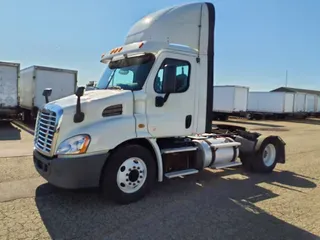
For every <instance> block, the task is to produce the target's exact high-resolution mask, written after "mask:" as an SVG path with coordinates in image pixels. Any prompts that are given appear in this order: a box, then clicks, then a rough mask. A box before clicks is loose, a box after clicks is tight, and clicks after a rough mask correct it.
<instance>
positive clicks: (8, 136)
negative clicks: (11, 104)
mask: <svg viewBox="0 0 320 240" xmlns="http://www.w3.org/2000/svg"><path fill="white" fill-rule="evenodd" d="M20 139H21V130H20V129H18V128H16V127H15V126H13V125H12V124H11V123H10V122H1V121H0V141H10V140H20Z"/></svg>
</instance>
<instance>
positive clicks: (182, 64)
mask: <svg viewBox="0 0 320 240" xmlns="http://www.w3.org/2000/svg"><path fill="white" fill-rule="evenodd" d="M167 64H169V65H171V66H172V65H173V66H175V67H176V84H175V91H174V93H183V92H186V91H187V90H188V88H189V83H190V70H191V69H190V63H189V62H187V61H183V60H178V59H169V58H167V59H165V60H164V61H163V63H162V64H161V67H160V68H159V70H158V73H157V76H156V79H155V81H154V90H155V92H156V93H165V92H164V91H163V74H164V71H163V69H164V66H166V65H167Z"/></svg>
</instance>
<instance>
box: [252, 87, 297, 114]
mask: <svg viewBox="0 0 320 240" xmlns="http://www.w3.org/2000/svg"><path fill="white" fill-rule="evenodd" d="M293 105H294V93H285V92H249V97H248V111H247V112H248V115H249V118H250V119H261V118H264V117H268V116H274V117H276V118H284V117H285V116H287V115H290V114H292V113H293V108H294V107H293Z"/></svg>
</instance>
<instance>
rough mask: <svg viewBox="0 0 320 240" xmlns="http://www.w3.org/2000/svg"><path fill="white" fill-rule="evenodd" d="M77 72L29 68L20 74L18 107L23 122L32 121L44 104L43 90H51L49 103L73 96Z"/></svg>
mask: <svg viewBox="0 0 320 240" xmlns="http://www.w3.org/2000/svg"><path fill="white" fill-rule="evenodd" d="M77 76H78V71H75V70H69V69H61V68H52V67H44V66H31V67H28V68H25V69H23V70H21V72H20V84H19V94H20V107H21V108H22V109H23V117H24V120H26V121H29V120H34V119H35V117H36V116H37V112H38V109H41V108H42V107H43V106H44V105H45V104H46V102H45V98H44V97H43V96H42V93H43V90H44V89H46V88H52V94H51V96H50V99H49V100H50V101H54V100H57V99H60V98H64V97H66V96H69V95H72V94H74V92H75V90H76V87H77Z"/></svg>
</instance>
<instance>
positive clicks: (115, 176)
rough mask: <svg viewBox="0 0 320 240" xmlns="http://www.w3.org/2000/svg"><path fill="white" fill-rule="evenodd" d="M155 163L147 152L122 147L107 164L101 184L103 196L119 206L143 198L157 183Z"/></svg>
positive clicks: (132, 146) (137, 147) (135, 147)
mask: <svg viewBox="0 0 320 240" xmlns="http://www.w3.org/2000/svg"><path fill="white" fill-rule="evenodd" d="M156 169H157V168H156V163H155V159H154V158H153V156H152V154H151V153H150V151H149V150H148V149H147V148H144V147H142V146H140V145H127V146H123V147H120V148H118V149H116V150H115V152H113V153H112V155H111V156H110V158H109V159H108V160H107V165H106V167H105V168H104V171H103V179H102V183H101V187H102V191H103V194H104V195H105V196H106V197H107V198H110V199H112V200H113V201H115V202H117V203H120V204H128V203H132V202H135V201H138V200H140V199H141V198H143V197H144V196H145V195H146V194H147V193H148V192H149V191H150V190H151V188H152V187H153V185H154V183H155V180H156Z"/></svg>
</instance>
